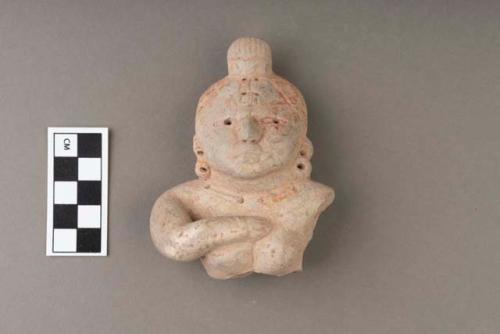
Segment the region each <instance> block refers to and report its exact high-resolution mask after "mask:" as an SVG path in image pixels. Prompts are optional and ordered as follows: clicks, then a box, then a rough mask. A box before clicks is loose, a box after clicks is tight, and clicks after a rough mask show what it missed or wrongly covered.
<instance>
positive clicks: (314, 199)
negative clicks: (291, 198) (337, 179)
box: [298, 180, 335, 212]
mask: <svg viewBox="0 0 500 334" xmlns="http://www.w3.org/2000/svg"><path fill="white" fill-rule="evenodd" d="M334 199H335V191H334V190H333V189H332V188H330V187H328V186H327V185H324V184H322V183H319V182H315V181H311V180H308V181H306V182H305V183H304V185H303V189H302V191H301V192H300V195H299V196H298V200H299V201H300V203H302V204H301V205H302V206H303V207H307V206H309V207H310V208H314V209H315V211H316V210H317V211H316V212H322V211H324V210H325V209H326V208H327V207H328V206H329V205H330V204H332V202H333V200H334Z"/></svg>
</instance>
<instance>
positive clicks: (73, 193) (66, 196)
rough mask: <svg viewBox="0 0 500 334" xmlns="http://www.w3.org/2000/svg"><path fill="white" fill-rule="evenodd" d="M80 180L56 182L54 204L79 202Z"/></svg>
mask: <svg viewBox="0 0 500 334" xmlns="http://www.w3.org/2000/svg"><path fill="white" fill-rule="evenodd" d="M77 199H78V182H76V181H56V182H54V204H77Z"/></svg>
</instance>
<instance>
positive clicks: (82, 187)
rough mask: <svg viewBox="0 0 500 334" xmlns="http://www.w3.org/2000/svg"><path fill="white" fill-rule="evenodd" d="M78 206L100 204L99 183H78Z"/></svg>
mask: <svg viewBox="0 0 500 334" xmlns="http://www.w3.org/2000/svg"><path fill="white" fill-rule="evenodd" d="M78 204H80V205H100V204H101V181H78Z"/></svg>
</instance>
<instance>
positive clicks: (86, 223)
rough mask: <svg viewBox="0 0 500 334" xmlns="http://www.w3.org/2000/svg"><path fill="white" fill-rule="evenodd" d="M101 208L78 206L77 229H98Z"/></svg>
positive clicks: (98, 206) (96, 206)
mask: <svg viewBox="0 0 500 334" xmlns="http://www.w3.org/2000/svg"><path fill="white" fill-rule="evenodd" d="M100 227H101V206H100V205H79V206H78V228H100Z"/></svg>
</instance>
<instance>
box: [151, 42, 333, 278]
mask: <svg viewBox="0 0 500 334" xmlns="http://www.w3.org/2000/svg"><path fill="white" fill-rule="evenodd" d="M227 62H228V72H229V75H228V76H226V77H225V78H223V79H222V80H220V81H218V82H216V83H215V84H213V85H212V86H211V87H210V88H209V89H208V90H207V91H206V92H205V93H204V94H203V95H202V96H201V98H200V100H199V103H198V107H197V110H196V129H195V130H196V131H195V136H194V139H193V142H194V143H193V144H194V147H193V148H194V152H195V154H196V157H197V163H196V174H197V175H198V177H199V179H198V180H194V181H189V182H186V183H183V184H181V185H178V186H177V187H175V188H173V189H170V190H168V191H167V192H165V193H164V194H163V195H161V196H160V197H159V198H158V200H157V201H156V203H155V205H154V207H153V211H152V213H151V223H150V228H151V236H152V239H153V242H154V244H155V246H156V247H157V248H158V250H159V251H160V252H161V253H162V254H163V255H165V256H167V257H169V258H171V259H174V260H178V261H192V260H195V259H198V258H201V261H202V263H203V265H204V266H205V269H206V271H207V273H208V274H209V275H210V276H211V277H214V278H218V279H227V278H235V277H242V276H246V275H249V274H251V273H252V272H256V273H262V274H268V275H276V276H282V275H286V274H288V273H291V272H294V271H300V270H302V258H303V254H304V250H305V249H306V247H307V244H308V243H309V241H310V240H311V237H312V234H313V230H314V227H315V225H316V221H317V219H318V217H319V215H320V214H321V213H322V212H323V211H324V210H325V209H326V208H327V207H328V206H329V205H330V204H331V203H332V202H333V199H334V191H333V189H331V188H329V187H327V186H325V185H323V184H320V183H317V182H314V181H311V179H310V175H311V163H310V159H311V156H312V153H313V147H312V144H311V142H310V141H309V139H308V138H307V137H306V132H307V109H306V105H305V102H304V99H303V97H302V95H301V93H300V92H299V90H298V89H297V88H296V87H295V86H293V85H292V84H291V83H290V82H288V81H287V80H285V79H283V78H281V77H279V76H277V75H276V74H274V73H273V71H272V60H271V48H270V47H269V45H268V44H267V43H266V42H264V41H262V40H260V39H257V38H240V39H237V40H236V41H234V42H233V43H232V44H231V46H230V47H229V50H228V53H227Z"/></svg>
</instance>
